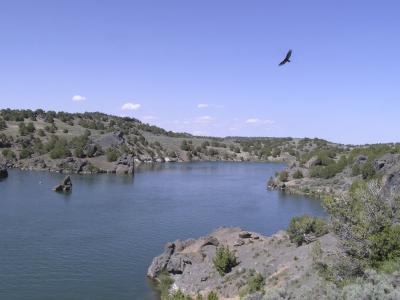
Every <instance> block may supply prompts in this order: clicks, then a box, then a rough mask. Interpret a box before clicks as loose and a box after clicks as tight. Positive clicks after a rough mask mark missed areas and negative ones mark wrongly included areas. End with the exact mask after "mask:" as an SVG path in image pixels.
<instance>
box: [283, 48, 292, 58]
mask: <svg viewBox="0 0 400 300" xmlns="http://www.w3.org/2000/svg"><path fill="white" fill-rule="evenodd" d="M291 56H292V49H290V50H289V51H288V53H287V54H286V57H285V60H289V59H290V57H291Z"/></svg>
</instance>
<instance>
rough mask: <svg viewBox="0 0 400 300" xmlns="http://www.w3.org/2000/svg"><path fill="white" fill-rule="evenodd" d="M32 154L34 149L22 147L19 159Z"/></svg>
mask: <svg viewBox="0 0 400 300" xmlns="http://www.w3.org/2000/svg"><path fill="white" fill-rule="evenodd" d="M31 155H32V151H30V150H29V149H27V148H25V149H22V150H21V152H20V153H19V159H25V158H28V157H30V156H31Z"/></svg>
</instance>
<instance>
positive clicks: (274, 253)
mask: <svg viewBox="0 0 400 300" xmlns="http://www.w3.org/2000/svg"><path fill="white" fill-rule="evenodd" d="M318 240H319V242H320V243H321V247H322V249H323V253H324V257H323V259H324V261H326V262H327V263H328V262H329V261H330V260H331V259H332V257H336V256H335V255H333V253H338V251H341V250H339V246H338V245H339V243H338V240H337V238H336V237H335V236H333V235H331V234H327V235H325V236H323V237H320V238H318ZM313 244H314V243H313V242H311V243H310V244H308V245H302V246H300V247H297V245H296V244H294V243H291V242H290V240H289V236H288V234H287V233H286V232H285V231H279V232H278V233H276V234H274V235H273V236H270V237H267V236H262V235H259V234H256V233H254V232H248V231H243V230H242V229H240V228H225V227H222V228H219V229H217V230H216V231H214V232H213V233H211V234H210V235H208V236H205V237H201V238H199V239H197V240H187V241H179V240H178V241H175V242H173V243H168V244H167V245H166V247H165V250H164V252H163V253H162V254H161V255H160V256H157V257H156V258H154V259H153V262H152V264H151V265H150V267H149V269H148V272H147V275H148V276H149V277H151V278H157V275H158V274H160V272H168V273H169V274H170V276H171V277H172V279H173V280H174V285H173V287H172V289H180V290H181V291H182V292H183V293H184V294H187V295H191V296H193V297H195V296H196V295H197V293H200V294H202V295H203V296H206V295H207V293H209V292H210V291H211V290H212V291H217V292H218V294H219V296H220V298H224V299H225V298H229V299H236V298H237V299H238V295H239V290H240V289H241V288H242V287H243V286H245V285H246V283H247V281H248V279H249V277H250V276H251V274H254V272H257V273H260V274H261V275H262V276H263V277H264V278H265V285H266V286H265V290H267V289H268V290H271V289H273V288H276V287H277V286H278V287H281V286H285V285H289V284H290V283H292V282H297V283H298V285H295V284H293V286H294V287H293V288H298V286H299V285H300V286H301V284H303V283H304V284H307V285H309V284H310V283H309V282H308V281H312V280H314V281H315V277H313V276H317V275H316V274H315V272H312V271H311V270H312V265H313V261H312V258H311V256H310V249H311V248H312V247H313ZM220 246H227V247H228V248H229V249H230V250H231V251H234V253H235V256H236V258H237V261H238V263H239V264H238V265H237V266H235V267H234V268H233V269H232V271H231V272H230V273H228V274H226V275H225V276H221V275H220V274H219V273H218V272H217V271H216V269H215V267H214V264H213V259H214V258H215V254H216V250H217V248H218V247H220ZM306 273H308V274H311V275H308V276H306ZM304 281H307V282H304ZM260 296H261V294H257V295H254V296H251V297H250V296H249V298H248V299H259V297H260ZM235 297H236V298H235Z"/></svg>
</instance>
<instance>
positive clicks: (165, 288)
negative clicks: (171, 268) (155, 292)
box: [157, 272, 174, 299]
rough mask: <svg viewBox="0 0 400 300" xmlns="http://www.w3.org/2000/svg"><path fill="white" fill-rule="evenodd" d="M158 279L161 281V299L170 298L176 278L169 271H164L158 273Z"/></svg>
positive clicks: (159, 286)
mask: <svg viewBox="0 0 400 300" xmlns="http://www.w3.org/2000/svg"><path fill="white" fill-rule="evenodd" d="M157 279H158V281H159V285H158V288H159V290H160V294H161V299H168V297H169V289H170V288H171V285H172V284H173V283H174V280H173V279H172V278H171V276H170V275H169V274H168V272H162V273H160V274H158V275H157Z"/></svg>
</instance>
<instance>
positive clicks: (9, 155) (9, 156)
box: [1, 149, 16, 160]
mask: <svg viewBox="0 0 400 300" xmlns="http://www.w3.org/2000/svg"><path fill="white" fill-rule="evenodd" d="M1 153H2V154H3V156H4V157H5V158H6V159H7V160H13V159H15V158H16V156H15V153H14V152H13V151H12V150H11V149H3V151H2V152H1Z"/></svg>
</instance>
